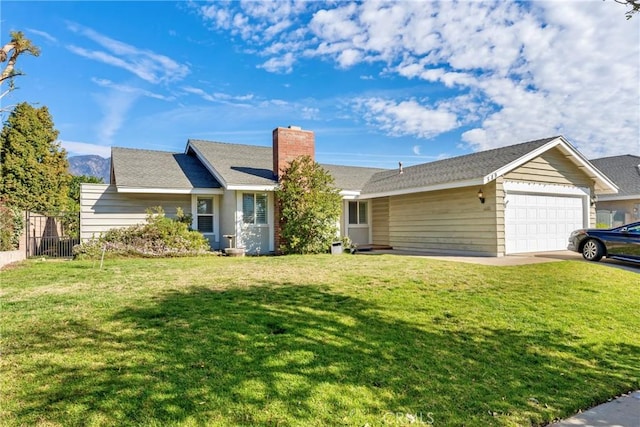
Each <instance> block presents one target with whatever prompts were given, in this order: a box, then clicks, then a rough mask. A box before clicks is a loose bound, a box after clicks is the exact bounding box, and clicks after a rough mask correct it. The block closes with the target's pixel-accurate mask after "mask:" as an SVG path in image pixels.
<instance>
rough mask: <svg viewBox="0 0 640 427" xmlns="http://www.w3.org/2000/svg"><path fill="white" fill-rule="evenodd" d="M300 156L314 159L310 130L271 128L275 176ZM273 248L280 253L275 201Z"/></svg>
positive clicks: (278, 207) (278, 221)
mask: <svg viewBox="0 0 640 427" xmlns="http://www.w3.org/2000/svg"><path fill="white" fill-rule="evenodd" d="M301 156H309V157H311V158H312V159H313V160H315V136H314V134H313V132H312V131H309V130H302V128H300V127H299V126H289V127H288V128H280V127H279V128H275V129H274V130H273V173H274V174H275V175H276V177H278V178H279V177H280V174H281V173H282V171H283V170H284V169H286V167H287V166H288V165H289V163H290V162H291V161H293V160H294V159H296V158H298V157H301ZM275 219H276V220H275V224H274V226H275V229H274V230H273V231H274V237H275V239H274V240H275V250H276V253H280V243H281V240H280V230H281V221H282V218H280V205H279V203H278V201H277V200H276V203H275Z"/></svg>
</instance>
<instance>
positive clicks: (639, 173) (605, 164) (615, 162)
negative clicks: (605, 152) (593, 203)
mask: <svg viewBox="0 0 640 427" xmlns="http://www.w3.org/2000/svg"><path fill="white" fill-rule="evenodd" d="M591 163H593V164H594V165H595V167H597V168H598V169H600V170H601V171H602V172H603V173H604V174H605V175H607V176H608V177H609V178H611V180H613V182H615V183H616V185H617V186H618V188H619V189H620V190H619V192H618V194H617V195H616V196H608V197H605V198H608V199H611V198H612V197H613V198H616V199H640V157H639V156H633V155H631V154H627V155H624V156H612V157H602V158H600V159H593V160H591Z"/></svg>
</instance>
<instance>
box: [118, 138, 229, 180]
mask: <svg viewBox="0 0 640 427" xmlns="http://www.w3.org/2000/svg"><path fill="white" fill-rule="evenodd" d="M111 162H112V166H113V172H114V176H115V178H116V182H115V184H116V185H118V186H124V187H143V188H176V189H192V188H220V183H218V181H216V179H215V178H214V177H213V176H212V175H211V174H210V173H209V171H207V169H206V168H205V167H204V166H203V165H202V163H200V161H199V160H198V159H196V158H195V157H194V156H190V155H187V154H183V153H169V152H166V151H153V150H140V149H135V148H119V147H113V148H112V149H111Z"/></svg>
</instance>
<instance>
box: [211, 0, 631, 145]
mask: <svg viewBox="0 0 640 427" xmlns="http://www.w3.org/2000/svg"><path fill="white" fill-rule="evenodd" d="M275 4H276V3H271V2H251V1H248V2H241V3H237V2H231V3H215V4H214V5H207V6H205V7H201V8H200V10H201V13H202V16H203V17H204V18H205V20H206V21H207V23H209V24H211V25H213V26H214V27H215V29H217V30H221V29H226V30H229V31H231V32H232V33H233V34H237V35H240V36H241V37H243V39H244V40H245V41H246V42H247V43H249V44H250V45H252V46H253V47H254V52H256V53H257V54H258V55H261V56H266V58H267V59H266V60H265V61H264V63H263V65H262V68H264V69H265V70H266V71H269V72H285V73H290V72H292V70H293V67H294V66H295V65H296V62H297V61H300V60H303V59H305V58H313V57H317V58H321V59H329V60H332V61H334V63H335V65H336V66H337V67H339V68H349V67H354V66H356V65H358V64H361V63H368V64H373V63H376V62H377V63H380V64H381V66H382V67H383V68H384V70H385V73H386V75H387V76H391V77H393V74H396V75H397V76H399V77H402V78H406V79H415V80H422V81H424V82H425V83H426V84H429V85H431V87H433V89H434V91H436V92H437V93H438V96H439V98H436V97H432V99H431V100H420V101H417V100H414V99H382V98H369V99H364V100H363V99H360V100H357V101H356V102H354V107H355V109H356V111H357V112H359V113H360V114H362V116H363V118H364V119H365V120H366V121H367V123H369V124H370V125H372V126H376V127H378V128H379V129H381V130H382V131H384V132H387V133H390V134H402V135H413V136H415V137H418V138H431V137H435V136H437V135H438V134H440V133H442V132H447V131H450V130H453V129H457V128H459V127H460V126H461V124H464V125H465V126H469V130H467V131H466V132H464V133H463V134H462V136H461V137H462V140H463V141H464V142H465V143H467V144H468V145H469V146H471V148H473V149H476V150H481V149H489V148H494V147H499V146H504V145H508V144H512V143H515V142H520V141H524V140H529V139H535V138H539V137H545V136H552V135H556V134H564V135H565V136H566V137H567V138H568V139H569V140H570V141H571V142H573V143H574V144H575V145H576V146H577V147H578V148H579V149H580V150H581V151H583V152H584V153H585V154H586V155H587V156H590V157H593V156H604V155H613V154H620V153H629V152H631V153H640V141H639V139H640V138H639V135H638V129H640V114H639V113H640V86H639V85H638V82H639V81H640V60H639V59H638V58H640V44H638V43H635V42H633V41H632V40H630V38H629V37H630V34H636V35H637V22H635V19H633V20H630V21H627V20H625V18H624V14H623V13H621V9H620V8H619V7H617V5H615V4H611V3H610V2H602V1H599V0H590V1H570V2H557V1H556V2H552V1H534V2H503V1H497V0H494V1H489V0H488V1H467V2H451V1H440V2H436V1H429V2H424V1H367V2H358V3H343V2H299V3H294V2H290V1H287V2H282V4H283V7H282V9H280V8H279V7H276V6H275ZM277 5H278V6H280V2H278V3H277ZM209 12H211V13H209ZM237 14H240V16H241V17H242V19H229V18H230V17H232V16H236V15H237ZM277 22H283V24H282V25H275V23H277ZM267 29H270V30H269V31H268V32H267V31H266V30H267ZM632 38H633V37H632ZM465 97H466V98H465Z"/></svg>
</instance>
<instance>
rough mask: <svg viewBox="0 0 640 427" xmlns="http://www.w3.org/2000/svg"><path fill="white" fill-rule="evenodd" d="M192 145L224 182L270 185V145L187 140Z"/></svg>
mask: <svg viewBox="0 0 640 427" xmlns="http://www.w3.org/2000/svg"><path fill="white" fill-rule="evenodd" d="M188 145H189V146H191V147H193V148H195V149H196V150H197V151H198V152H199V153H200V154H201V155H202V157H204V159H205V160H206V161H207V162H209V164H210V165H211V166H212V167H213V168H214V169H215V170H216V172H218V173H219V174H220V176H221V177H222V179H224V181H225V182H226V184H227V185H274V184H275V183H276V177H275V175H274V174H273V151H272V150H271V147H260V146H256V145H243V144H228V143H224V142H212V141H202V140H197V139H190V140H189V142H188Z"/></svg>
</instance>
